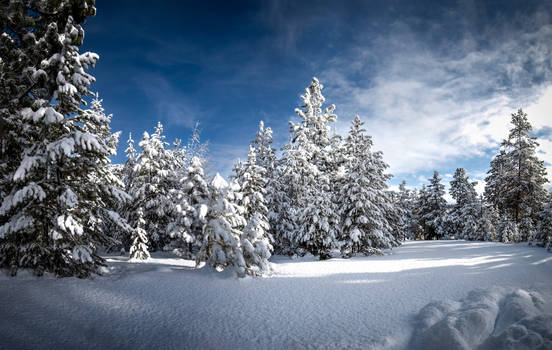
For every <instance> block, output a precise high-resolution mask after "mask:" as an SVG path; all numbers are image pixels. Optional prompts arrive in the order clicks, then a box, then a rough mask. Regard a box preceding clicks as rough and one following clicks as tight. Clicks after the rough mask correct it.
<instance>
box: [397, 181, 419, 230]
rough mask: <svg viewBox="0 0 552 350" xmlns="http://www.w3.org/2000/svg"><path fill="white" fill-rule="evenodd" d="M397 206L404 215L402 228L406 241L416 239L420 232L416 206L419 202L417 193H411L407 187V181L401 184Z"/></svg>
mask: <svg viewBox="0 0 552 350" xmlns="http://www.w3.org/2000/svg"><path fill="white" fill-rule="evenodd" d="M397 201H398V203H397V205H398V207H399V208H400V212H401V214H402V219H401V223H402V228H401V231H402V232H403V233H404V239H414V238H415V237H416V233H417V232H418V231H419V226H418V219H417V217H416V214H415V209H416V208H415V206H416V202H417V191H410V190H409V189H408V188H407V187H406V181H405V180H403V181H402V182H401V183H400V184H399V193H398V198H397Z"/></svg>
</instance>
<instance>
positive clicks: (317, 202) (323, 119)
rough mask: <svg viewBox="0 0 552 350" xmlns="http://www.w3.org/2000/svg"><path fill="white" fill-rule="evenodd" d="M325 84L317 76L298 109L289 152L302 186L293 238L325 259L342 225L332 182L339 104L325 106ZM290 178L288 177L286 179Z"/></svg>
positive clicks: (297, 195) (298, 194)
mask: <svg viewBox="0 0 552 350" xmlns="http://www.w3.org/2000/svg"><path fill="white" fill-rule="evenodd" d="M322 88H323V86H322V84H320V82H319V81H318V79H316V78H313V79H312V82H311V84H310V85H309V87H308V88H307V89H305V93H304V94H303V95H301V99H302V100H303V104H302V106H301V109H299V108H297V109H296V110H295V112H296V113H297V115H298V116H299V117H300V118H301V122H300V123H293V122H291V123H290V125H291V133H292V145H291V149H290V153H289V155H291V157H292V158H295V159H294V163H292V164H293V165H294V166H295V169H293V171H294V174H293V176H292V179H289V180H293V181H298V182H299V183H298V185H299V187H300V189H299V191H300V192H299V193H297V194H296V196H295V197H296V198H295V200H296V201H295V204H296V208H297V212H296V216H295V219H296V220H295V223H296V231H295V232H294V233H293V237H292V241H295V243H296V244H297V245H298V247H300V248H302V249H305V250H307V251H309V252H310V253H312V254H313V255H316V256H319V257H320V258H321V259H325V258H328V257H329V256H330V255H329V254H330V250H331V248H332V244H333V242H334V241H335V238H336V233H337V232H338V229H339V225H340V218H339V215H338V213H337V206H336V205H335V203H334V197H333V195H332V194H333V193H332V186H331V185H332V184H331V172H332V161H331V151H332V149H331V145H332V138H331V136H330V131H331V130H330V129H331V128H330V124H331V123H333V122H335V120H336V119H337V116H336V115H335V114H334V110H335V106H334V105H330V106H329V107H326V108H323V104H324V102H325V98H324V96H323V95H322ZM286 180H287V179H286Z"/></svg>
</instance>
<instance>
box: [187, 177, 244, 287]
mask: <svg viewBox="0 0 552 350" xmlns="http://www.w3.org/2000/svg"><path fill="white" fill-rule="evenodd" d="M209 208H210V210H209V213H208V214H207V223H206V225H205V227H204V238H203V246H202V247H201V250H200V253H199V254H198V257H197V263H198V264H199V261H200V260H202V259H206V260H207V263H208V265H210V266H212V267H214V268H215V269H216V270H217V271H222V270H224V269H226V268H227V267H228V266H231V267H233V268H234V270H235V271H236V273H237V274H238V276H244V275H245V273H246V264H245V259H244V257H243V252H242V249H241V244H240V238H241V235H242V232H241V231H240V230H239V229H238V227H243V226H245V224H246V222H245V219H244V218H243V216H242V215H241V214H240V211H241V209H240V208H238V206H237V205H236V204H235V199H234V193H233V191H232V189H231V187H230V186H229V185H228V183H227V182H226V181H225V180H224V179H223V178H222V177H221V176H220V175H219V174H218V173H217V174H216V175H215V177H214V178H213V181H212V182H211V189H210V202H209Z"/></svg>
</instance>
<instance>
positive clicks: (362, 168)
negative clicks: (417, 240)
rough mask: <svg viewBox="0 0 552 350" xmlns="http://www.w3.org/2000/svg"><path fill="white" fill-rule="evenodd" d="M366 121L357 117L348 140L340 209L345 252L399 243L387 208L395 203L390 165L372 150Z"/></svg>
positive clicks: (374, 249) (374, 250)
mask: <svg viewBox="0 0 552 350" xmlns="http://www.w3.org/2000/svg"><path fill="white" fill-rule="evenodd" d="M363 124H364V123H363V122H362V121H361V120H360V118H359V117H358V116H356V117H355V119H354V120H353V123H352V125H351V129H350V131H349V135H348V137H347V139H346V142H345V149H346V150H347V153H346V159H347V161H346V163H345V175H344V176H343V180H342V184H341V186H340V187H341V191H340V196H341V198H342V203H343V204H342V206H341V208H340V209H339V212H340V214H341V215H342V220H343V236H342V241H343V242H344V246H343V248H342V251H343V252H344V254H345V255H349V254H348V251H350V252H351V253H352V254H354V253H358V252H360V253H365V254H374V253H379V254H381V252H380V249H384V248H391V247H393V246H396V245H398V241H397V239H396V238H395V237H394V236H393V228H392V226H391V225H390V223H389V222H388V219H387V218H388V215H387V214H386V212H387V211H389V210H391V209H392V207H393V203H392V202H391V199H390V198H389V194H388V193H387V191H386V190H387V184H386V181H387V179H388V178H389V175H387V174H385V173H384V172H385V170H386V168H387V167H388V166H387V164H385V163H384V162H383V160H382V158H381V153H380V152H372V145H373V143H372V138H371V137H370V136H367V135H366V134H365V132H366V130H365V129H363V128H362V125H363Z"/></svg>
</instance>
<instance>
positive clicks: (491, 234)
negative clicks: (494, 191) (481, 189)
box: [474, 196, 497, 241]
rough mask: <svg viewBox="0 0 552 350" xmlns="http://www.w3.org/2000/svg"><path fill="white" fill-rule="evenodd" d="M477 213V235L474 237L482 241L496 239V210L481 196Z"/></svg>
mask: <svg viewBox="0 0 552 350" xmlns="http://www.w3.org/2000/svg"><path fill="white" fill-rule="evenodd" d="M477 203H478V205H479V214H478V216H477V236H476V237H475V238H474V239H477V240H482V241H494V240H496V239H497V233H496V227H495V222H496V212H495V210H494V209H493V207H492V206H489V205H488V204H487V202H486V201H485V198H484V197H483V196H481V197H480V198H479V199H478V201H477Z"/></svg>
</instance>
